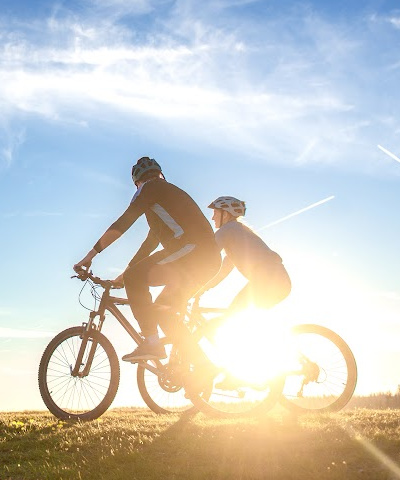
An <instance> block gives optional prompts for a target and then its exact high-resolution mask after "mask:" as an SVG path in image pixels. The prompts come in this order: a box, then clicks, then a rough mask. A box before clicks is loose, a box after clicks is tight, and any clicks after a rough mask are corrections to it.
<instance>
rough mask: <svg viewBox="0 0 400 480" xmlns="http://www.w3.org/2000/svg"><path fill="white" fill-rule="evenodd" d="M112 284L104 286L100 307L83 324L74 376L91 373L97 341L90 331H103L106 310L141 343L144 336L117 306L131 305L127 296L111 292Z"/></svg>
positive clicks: (73, 370) (72, 371)
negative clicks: (84, 361)
mask: <svg viewBox="0 0 400 480" xmlns="http://www.w3.org/2000/svg"><path fill="white" fill-rule="evenodd" d="M110 290H111V285H107V286H104V292H103V295H102V297H101V300H100V304H99V308H98V309H97V310H93V311H91V312H90V314H89V321H88V322H87V323H86V322H84V323H83V324H82V327H83V331H82V337H81V338H82V343H81V346H80V348H79V353H78V356H77V359H76V362H75V366H74V368H73V369H72V370H71V375H72V376H75V377H76V376H78V377H85V376H87V375H88V374H89V371H90V368H91V366H92V361H93V358H94V354H95V351H96V347H97V342H96V340H95V339H93V338H91V336H90V333H91V332H93V331H97V332H101V329H102V327H103V324H104V321H105V318H106V311H109V312H110V313H111V314H112V315H113V316H114V317H115V318H116V319H117V321H118V322H119V323H120V324H121V325H122V327H123V328H124V329H125V331H126V332H127V333H128V335H129V336H130V337H131V338H132V339H133V340H134V341H135V342H136V343H137V344H138V345H139V344H140V343H141V342H142V341H143V338H142V336H141V335H140V334H139V333H138V332H137V331H136V329H135V328H134V327H133V326H132V324H131V323H130V322H129V321H128V320H127V319H126V317H125V315H124V314H123V313H122V312H121V310H120V309H119V308H118V307H117V305H129V301H128V299H127V298H122V297H115V296H113V295H111V293H110ZM96 317H99V321H98V323H97V325H96V323H95V318H96ZM89 340H91V342H92V345H91V347H90V351H89V354H88V357H87V361H86V363H85V367H84V369H83V370H82V371H80V367H81V366H82V365H83V363H82V360H83V356H84V353H85V351H86V347H87V343H88V341H89Z"/></svg>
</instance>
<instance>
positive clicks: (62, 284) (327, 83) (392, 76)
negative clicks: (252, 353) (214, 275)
mask: <svg viewBox="0 0 400 480" xmlns="http://www.w3.org/2000/svg"><path fill="white" fill-rule="evenodd" d="M283 4H284V5H282V2H279V1H277V0H264V1H252V0H215V1H207V0H205V1H203V2H201V7H199V2H197V1H194V0H193V1H192V0H188V1H168V0H154V1H152V0H138V1H127V0H86V1H83V0H82V1H78V0H73V1H68V2H67V1H59V2H53V1H38V2H34V3H32V2H28V1H21V0H14V1H12V2H11V1H8V0H3V2H2V8H1V12H0V225H1V232H2V234H1V236H0V250H1V252H2V255H1V259H2V260H1V264H2V272H3V275H2V280H1V291H2V295H1V297H0V360H1V361H0V365H1V367H0V376H1V377H2V385H3V388H2V391H1V393H0V410H10V409H18V410H21V409H31V408H43V404H42V403H41V400H40V397H39V394H38V392H37V387H36V374H37V364H38V361H39V359H40V356H41V353H42V351H43V349H44V347H45V345H46V344H47V343H48V341H49V340H50V337H51V336H52V335H53V334H55V333H56V332H58V331H60V330H62V329H64V328H67V327H69V326H71V325H76V324H80V323H81V322H82V321H84V320H85V319H86V312H85V311H84V310H83V309H82V307H80V306H79V304H78V301H77V299H78V293H79V290H80V288H81V285H80V284H78V282H77V281H76V280H71V279H70V278H69V276H70V275H71V274H72V265H73V264H74V263H75V262H76V261H78V260H79V259H80V258H81V257H82V256H83V255H84V254H85V253H86V252H87V250H88V249H90V248H91V247H92V245H93V244H94V243H95V242H96V240H97V239H98V237H99V236H100V235H101V234H102V233H103V231H104V230H105V229H106V228H107V227H108V226H109V224H110V223H111V222H112V221H114V220H115V219H116V218H117V217H118V216H119V214H120V213H122V211H123V210H124V209H125V208H126V206H127V205H128V203H129V201H130V198H131V196H132V195H133V185H132V182H131V179H130V169H131V166H132V164H133V163H134V162H135V160H136V159H137V158H138V157H140V156H142V155H150V156H153V157H154V158H156V159H157V160H158V161H159V162H160V163H161V164H162V166H163V169H164V172H165V174H166V177H167V179H168V180H169V181H171V182H173V183H176V184H178V185H179V186H181V187H182V188H184V189H185V190H187V191H188V192H189V193H190V194H191V195H192V197H193V198H194V199H195V200H196V201H197V202H198V204H199V205H200V206H201V207H202V208H203V209H204V212H205V213H206V214H207V215H209V218H211V211H208V212H207V208H206V206H207V205H208V204H209V203H210V201H211V200H213V199H214V198H215V197H217V196H219V195H235V196H237V197H239V198H242V199H244V200H246V202H247V205H248V215H247V221H248V223H249V224H250V225H252V226H253V227H254V228H255V230H259V229H260V235H262V237H263V238H264V239H265V241H266V242H267V243H268V244H269V245H270V246H271V247H272V248H274V249H276V250H277V251H278V252H279V253H280V254H281V256H282V257H283V259H284V262H285V265H286V267H287V269H288V271H289V273H290V275H291V277H292V281H293V292H292V294H291V296H290V298H289V299H288V300H286V301H285V302H284V305H283V304H282V306H281V307H282V312H283V315H284V317H285V318H287V319H290V321H291V322H294V323H302V322H311V321H312V322H317V323H322V324H324V325H327V326H330V327H332V328H333V329H335V330H337V331H338V332H339V333H340V334H342V336H343V337H344V338H345V339H346V340H348V342H349V343H350V344H351V346H352V348H353V350H354V352H355V354H356V357H357V360H358V364H359V370H360V381H359V385H358V391H359V393H367V392H369V391H380V390H389V389H390V390H396V388H397V385H398V384H399V383H400V374H399V372H398V369H397V370H396V368H395V367H394V365H398V361H399V358H400V347H399V345H400V315H399V313H400V277H399V272H400V256H399V253H398V238H399V234H400V218H399V214H398V207H399V204H400V201H399V200H400V191H399V186H400V160H399V158H400V119H399V111H400V105H399V103H400V100H399V95H398V91H399V89H398V85H399V80H400V75H399V73H400V50H399V44H400V6H399V5H398V3H397V2H394V1H393V2H390V1H377V0H376V1H365V2H358V1H354V0H352V1H335V2H331V1H327V2H322V3H321V2H318V1H310V2H303V1H296V2H295V1H287V2H283ZM331 197H332V198H331ZM328 198H330V200H328V201H326V202H324V203H321V204H319V205H317V206H315V207H313V208H310V209H307V210H304V211H303V209H306V208H307V207H308V206H311V205H314V204H316V203H318V202H320V201H321V200H324V199H328ZM296 212H300V213H298V214H296V215H293V216H291V214H293V213H296ZM286 217H288V218H287V219H286V220H284V221H279V220H281V219H284V218H286ZM145 235H146V224H145V222H144V221H142V220H140V221H139V222H138V223H137V224H136V225H135V226H134V227H133V228H132V229H131V230H130V231H129V232H128V233H127V234H126V235H125V236H124V238H122V239H120V240H119V241H118V242H117V243H116V244H115V245H113V246H112V247H110V248H109V249H108V250H107V251H106V252H104V254H102V255H100V256H99V257H97V258H96V259H95V262H94V265H93V268H94V270H95V272H96V273H98V274H100V275H103V276H105V277H112V276H114V275H116V274H117V273H119V272H121V271H122V270H123V269H124V267H125V266H126V263H127V262H128V261H129V260H130V258H131V257H132V256H133V254H134V252H135V251H136V249H137V248H138V246H139V245H140V243H141V242H142V241H143V239H144V237H145ZM236 281H238V282H239V279H237V278H234V279H232V281H231V282H230V283H229V282H228V284H227V285H225V286H223V287H222V289H221V293H220V295H219V296H218V298H220V299H221V298H222V299H225V301H226V302H227V301H228V300H229V298H230V297H232V296H233V295H234V293H235V288H237V283H236ZM209 301H210V302H212V301H215V298H214V299H213V298H211V297H210V298H209ZM108 328H109V334H110V336H111V337H113V336H115V346H116V349H117V353H118V354H119V355H120V356H121V355H123V354H124V353H126V351H130V349H131V348H132V345H131V344H130V343H129V341H127V340H126V339H124V338H123V337H122V336H120V332H119V330H118V329H119V327H118V326H116V325H115V324H114V323H113V321H112V320H110V325H109V327H108ZM125 350H126V351H125ZM133 368H134V367H132V366H130V365H129V366H127V367H125V366H124V369H123V373H124V376H123V379H122V385H121V393H120V394H119V397H118V402H119V403H120V404H126V405H131V404H133V403H134V402H135V398H136V395H137V392H136V390H135V389H132V387H131V382H132V378H133ZM124 382H125V383H124ZM124 385H125V387H124ZM4 386H5V387H4ZM28 392H29V393H28Z"/></svg>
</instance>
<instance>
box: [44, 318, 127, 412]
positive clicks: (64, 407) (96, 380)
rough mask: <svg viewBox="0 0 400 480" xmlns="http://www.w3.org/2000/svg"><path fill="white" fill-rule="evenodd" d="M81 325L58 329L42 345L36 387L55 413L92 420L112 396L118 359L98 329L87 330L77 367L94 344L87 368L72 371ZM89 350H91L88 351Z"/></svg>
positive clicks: (114, 391) (118, 375)
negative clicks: (37, 384) (88, 332)
mask: <svg viewBox="0 0 400 480" xmlns="http://www.w3.org/2000/svg"><path fill="white" fill-rule="evenodd" d="M83 332H84V330H83V327H72V328H68V329H67V330H64V331H63V332H61V333H59V334H58V335H57V336H56V337H54V338H53V340H52V341H51V342H50V343H49V345H48V346H47V348H46V349H45V351H44V353H43V356H42V359H41V361H40V365H39V376H38V379H39V390H40V394H41V396H42V398H43V401H44V403H45V404H46V406H47V408H48V409H49V410H50V412H51V413H52V414H53V415H55V416H56V417H58V418H60V419H63V420H66V419H80V420H93V419H95V418H98V417H99V416H100V415H102V414H103V413H104V412H105V411H106V410H107V408H108V407H109V406H110V405H111V403H112V401H113V400H114V398H115V395H116V393H117V390H118V385H119V377H120V371H119V363H118V358H117V355H116V353H115V350H114V347H113V346H112V345H111V343H110V341H109V340H108V339H107V338H106V337H105V336H104V335H103V334H102V333H100V332H97V331H93V332H90V336H89V339H88V342H87V345H86V348H85V352H84V354H83V358H82V363H81V365H80V369H79V370H80V371H81V372H82V371H83V369H84V368H85V365H86V363H87V361H88V359H89V358H90V357H89V354H90V350H91V349H92V348H95V351H94V356H93V360H92V362H91V367H90V371H89V372H87V374H86V375H85V376H80V375H73V374H72V372H73V370H74V368H75V364H76V360H77V357H78V353H79V350H80V348H81V344H82V334H83ZM92 354H93V352H92Z"/></svg>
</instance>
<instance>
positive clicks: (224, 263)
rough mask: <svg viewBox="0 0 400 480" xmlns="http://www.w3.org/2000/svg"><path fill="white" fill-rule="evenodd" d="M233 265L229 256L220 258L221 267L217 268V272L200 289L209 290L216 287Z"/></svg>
mask: <svg viewBox="0 0 400 480" xmlns="http://www.w3.org/2000/svg"><path fill="white" fill-rule="evenodd" d="M234 267H235V265H234V264H233V263H232V261H231V260H230V259H229V257H227V256H225V257H224V258H223V260H222V264H221V268H220V269H219V272H218V273H217V274H216V275H215V277H213V278H212V279H211V280H210V281H209V282H208V283H206V284H205V285H204V287H203V288H202V291H203V292H205V291H207V290H210V288H214V287H216V286H217V285H218V284H219V283H220V282H222V280H223V279H224V278H226V277H227V276H228V275H229V274H230V273H231V271H232V270H233V268H234Z"/></svg>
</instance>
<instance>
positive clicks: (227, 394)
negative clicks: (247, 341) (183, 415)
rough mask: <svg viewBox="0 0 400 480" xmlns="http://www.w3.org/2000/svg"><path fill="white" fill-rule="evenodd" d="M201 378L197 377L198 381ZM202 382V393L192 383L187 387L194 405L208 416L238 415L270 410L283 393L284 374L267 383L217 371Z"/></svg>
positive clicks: (253, 414)
mask: <svg viewBox="0 0 400 480" xmlns="http://www.w3.org/2000/svg"><path fill="white" fill-rule="evenodd" d="M249 370H251V366H249ZM193 373H195V372H193ZM206 379H207V376H206ZM198 380H199V379H196V378H195V381H198ZM200 382H201V379H200ZM202 384H203V387H202V388H201V393H194V392H193V391H192V387H191V385H190V384H189V385H188V386H187V387H186V390H187V394H188V396H189V397H190V399H191V401H192V402H193V404H194V405H195V406H196V407H197V408H198V409H199V410H201V411H202V412H203V413H206V414H208V415H211V416H216V417H226V418H230V417H233V418H235V417H246V416H255V415H260V414H264V413H267V412H268V411H269V410H270V409H271V408H272V407H274V406H275V405H276V403H277V402H278V401H279V399H280V397H281V395H282V390H283V385H284V377H277V378H274V379H270V380H268V381H266V382H264V383H263V384H253V383H251V382H246V381H243V380H242V381H240V380H236V379H235V378H232V379H230V378H229V374H226V373H225V372H217V373H216V374H215V376H214V377H212V378H211V377H210V376H208V379H207V380H203V381H202ZM227 384H228V385H227ZM229 384H231V386H229Z"/></svg>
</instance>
